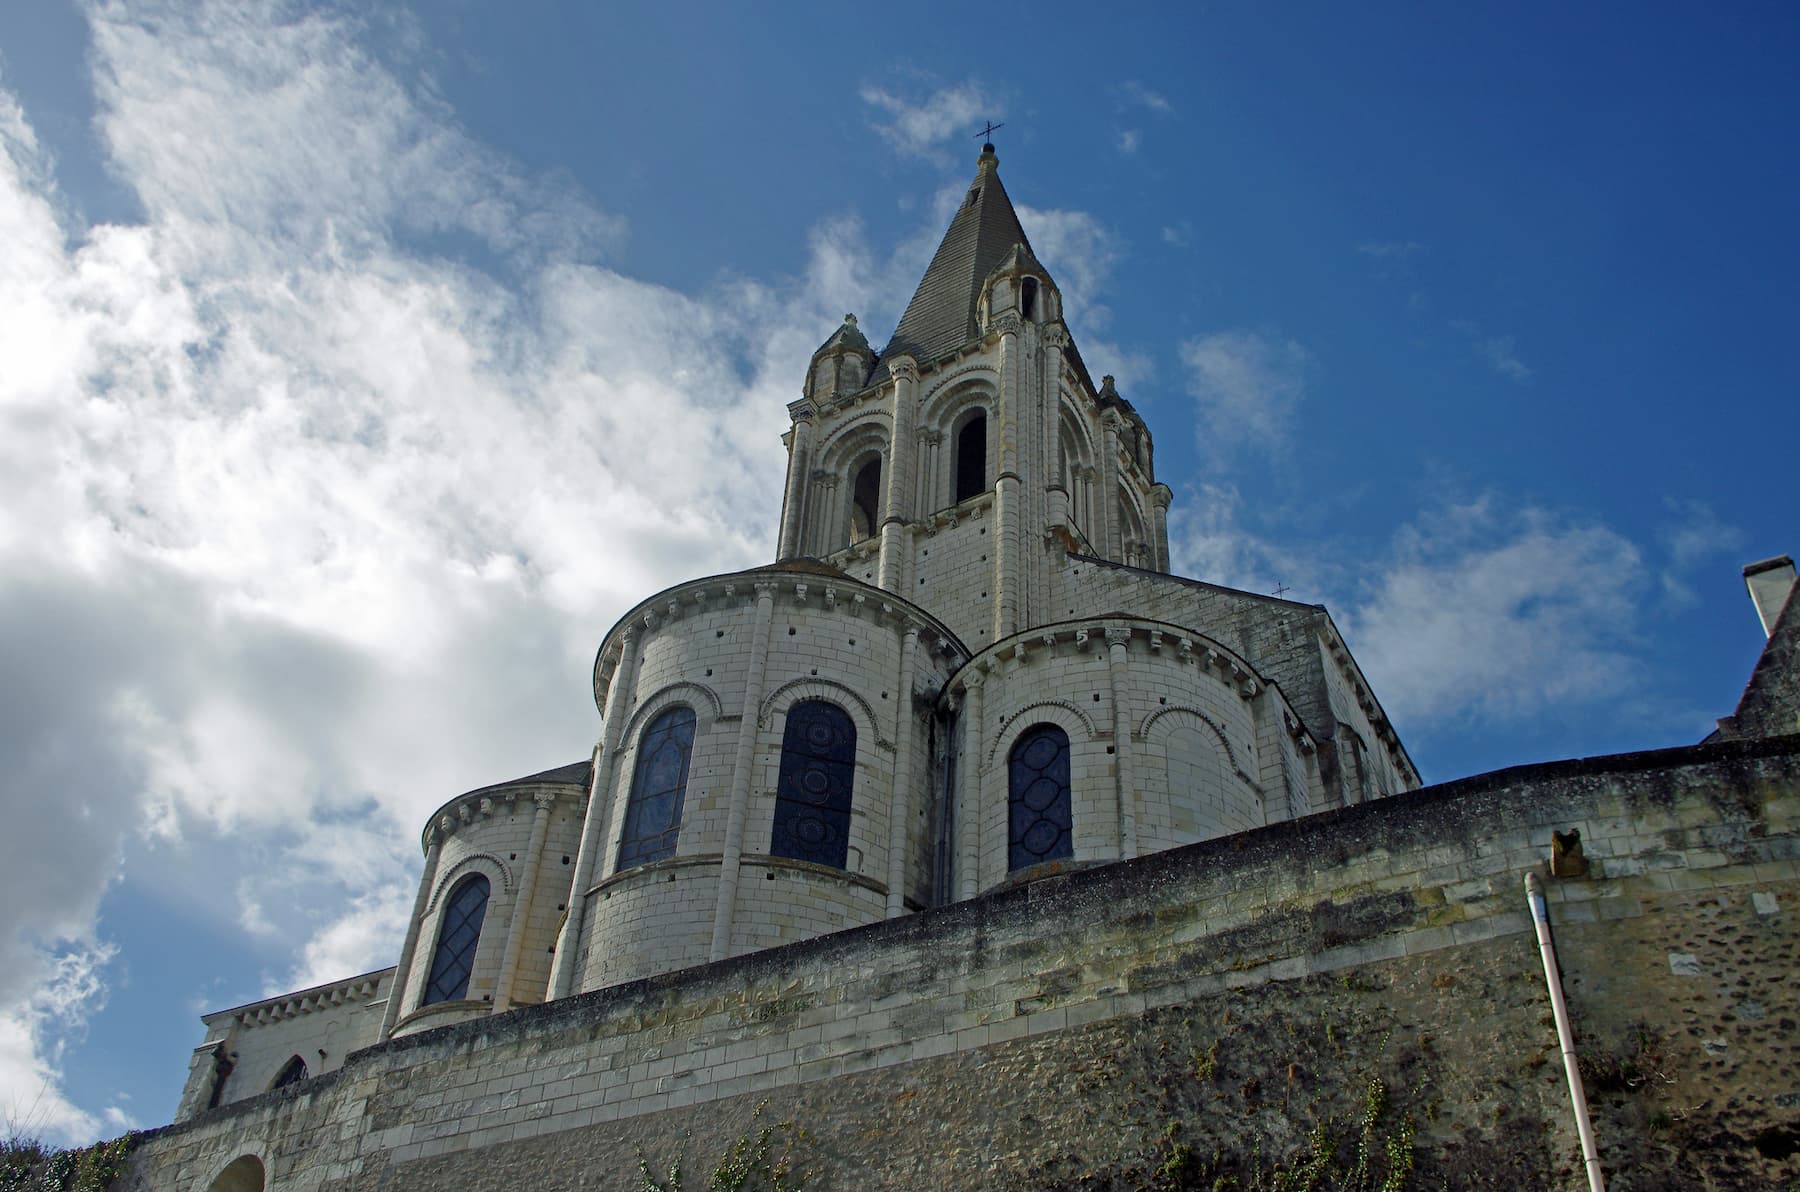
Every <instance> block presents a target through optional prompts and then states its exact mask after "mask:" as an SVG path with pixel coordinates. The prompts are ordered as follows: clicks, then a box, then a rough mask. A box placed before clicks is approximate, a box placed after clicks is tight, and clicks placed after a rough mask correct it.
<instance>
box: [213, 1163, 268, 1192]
mask: <svg viewBox="0 0 1800 1192" xmlns="http://www.w3.org/2000/svg"><path fill="white" fill-rule="evenodd" d="M206 1192H263V1165H262V1160H261V1159H258V1158H257V1157H256V1156H255V1155H240V1156H239V1157H238V1158H236V1159H233V1160H232V1161H231V1162H230V1163H227V1164H226V1165H225V1170H224V1171H221V1172H220V1173H219V1174H218V1175H216V1176H214V1177H213V1182H212V1183H210V1184H208V1185H206Z"/></svg>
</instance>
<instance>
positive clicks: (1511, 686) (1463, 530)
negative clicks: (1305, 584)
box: [1342, 499, 1650, 724]
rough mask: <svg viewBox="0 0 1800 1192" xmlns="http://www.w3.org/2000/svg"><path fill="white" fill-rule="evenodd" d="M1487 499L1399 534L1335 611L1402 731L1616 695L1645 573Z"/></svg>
mask: <svg viewBox="0 0 1800 1192" xmlns="http://www.w3.org/2000/svg"><path fill="white" fill-rule="evenodd" d="M1502 510H1503V503H1502V502H1500V501H1498V500H1494V499H1486V500H1481V501H1476V502H1471V503H1468V504H1463V505H1458V506H1454V507H1451V508H1448V509H1445V510H1443V511H1441V512H1439V513H1436V514H1434V515H1431V516H1428V517H1425V518H1421V519H1420V520H1419V521H1418V522H1417V523H1415V524H1414V525H1413V526H1411V527H1409V528H1408V529H1406V530H1405V531H1403V532H1402V533H1401V534H1400V535H1399V536H1398V538H1397V539H1396V542H1395V544H1394V547H1393V549H1392V551H1391V552H1390V555H1389V557H1388V558H1387V560H1386V561H1385V562H1383V563H1382V564H1380V566H1379V567H1378V568H1377V572H1378V575H1379V578H1378V579H1376V580H1375V581H1374V582H1373V583H1372V584H1371V585H1370V586H1369V587H1368V589H1367V590H1366V591H1365V592H1364V593H1363V594H1362V596H1361V598H1360V599H1358V600H1357V601H1356V602H1355V603H1354V604H1353V605H1352V606H1351V607H1350V608H1349V610H1348V611H1347V612H1345V613H1344V614H1342V615H1343V621H1344V625H1345V632H1346V634H1347V635H1348V636H1350V637H1351V638H1352V639H1353V641H1354V643H1355V648H1356V651H1357V657H1358V659H1359V661H1361V663H1362V665H1363V669H1364V670H1365V671H1366V672H1367V673H1368V675H1369V681H1370V682H1371V683H1372V684H1374V686H1375V689H1376V690H1377V691H1379V692H1380V693H1381V698H1382V702H1383V705H1384V706H1385V707H1386V708H1387V710H1388V712H1389V713H1390V714H1391V715H1392V716H1393V717H1394V718H1395V719H1396V720H1397V721H1400V722H1401V723H1403V724H1414V723H1418V724H1444V723H1450V722H1455V721H1458V720H1467V719H1471V718H1475V717H1482V718H1497V719H1502V720H1523V719H1527V718H1529V717H1531V716H1535V715H1540V714H1543V713H1544V712H1545V711H1547V710H1552V709H1555V708H1558V707H1571V706H1575V705H1579V704H1583V703H1590V702H1593V701H1596V700H1601V699H1607V698H1613V697H1616V696H1618V695H1620V694H1621V693H1623V692H1625V691H1627V690H1628V689H1629V687H1630V685H1631V684H1632V682H1633V681H1634V679H1635V677H1636V676H1637V675H1638V674H1639V672H1640V669H1641V664H1640V663H1639V662H1638V660H1637V659H1636V658H1635V656H1634V654H1633V644H1632V643H1633V638H1634V635H1635V630H1636V623H1637V617H1638V610H1639V608H1640V605H1641V603H1642V601H1643V598H1644V596H1645V594H1646V591H1647V589H1648V586H1649V580H1650V576H1649V574H1648V571H1647V569H1646V568H1645V566H1644V563H1643V559H1642V555H1641V553H1640V552H1639V550H1638V548H1637V547H1636V546H1635V545H1634V544H1632V543H1631V542H1630V541H1629V540H1628V539H1626V538H1624V537H1623V536H1621V535H1619V534H1618V533H1616V532H1614V531H1613V530H1611V529H1609V528H1607V527H1605V526H1602V525H1593V524H1582V523H1579V522H1571V521H1569V520H1566V519H1563V518H1559V517H1556V516H1554V515H1552V514H1549V513H1546V512H1544V511H1541V510H1536V509H1530V508H1527V509H1523V510H1519V511H1517V512H1510V513H1508V512H1503V511H1502Z"/></svg>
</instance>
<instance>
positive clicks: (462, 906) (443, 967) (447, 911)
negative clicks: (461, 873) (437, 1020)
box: [419, 873, 488, 1006]
mask: <svg viewBox="0 0 1800 1192" xmlns="http://www.w3.org/2000/svg"><path fill="white" fill-rule="evenodd" d="M487 903H488V880H487V878H485V877H483V876H481V875H480V874H479V873H475V874H470V875H469V876H468V877H466V878H464V879H463V880H462V882H461V883H460V884H459V885H458V886H457V887H456V889H455V891H454V892H453V893H452V894H451V895H450V904H449V905H448V906H446V907H445V908H444V922H443V926H441V927H439V928H438V942H437V948H436V950H435V951H433V952H432V954H431V975H430V976H429V977H427V978H426V980H425V996H424V997H423V998H421V999H420V1001H419V1004H420V1005H422V1006H429V1005H431V1004H432V1003H433V1002H454V1001H458V1000H460V999H461V998H462V997H463V996H464V995H466V994H467V993H468V992H469V974H470V973H471V972H473V971H474V970H475V945H476V944H478V943H480V942H481V921H482V919H484V918H486V917H487Z"/></svg>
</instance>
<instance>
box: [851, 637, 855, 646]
mask: <svg viewBox="0 0 1800 1192" xmlns="http://www.w3.org/2000/svg"><path fill="white" fill-rule="evenodd" d="M850 644H851V645H853V646H854V645H855V644H856V639H855V638H851V639H850Z"/></svg>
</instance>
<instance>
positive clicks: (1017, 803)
mask: <svg viewBox="0 0 1800 1192" xmlns="http://www.w3.org/2000/svg"><path fill="white" fill-rule="evenodd" d="M1007 772H1008V778H1007V799H1006V809H1007V825H1008V834H1007V852H1006V867H1007V869H1008V870H1009V871H1011V870H1015V869H1024V868H1025V867H1026V866H1028V865H1036V864H1038V863H1039V862H1041V861H1054V860H1056V859H1057V858H1058V857H1067V856H1071V855H1073V853H1074V843H1073V841H1072V840H1071V838H1070V834H1069V829H1070V810H1069V735H1068V734H1067V733H1065V732H1063V731H1062V729H1060V728H1057V727H1056V726H1055V725H1054V724H1040V725H1037V726H1035V727H1033V728H1030V729H1027V730H1026V731H1025V734H1024V735H1023V736H1021V737H1020V738H1019V740H1018V742H1017V743H1016V744H1014V745H1013V747H1012V753H1011V755H1010V758H1009V761H1008V763H1007Z"/></svg>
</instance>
